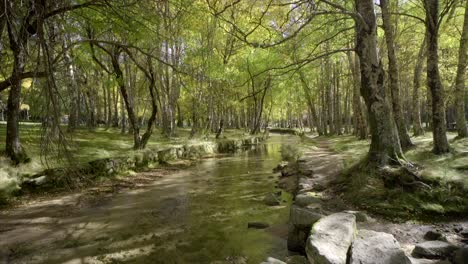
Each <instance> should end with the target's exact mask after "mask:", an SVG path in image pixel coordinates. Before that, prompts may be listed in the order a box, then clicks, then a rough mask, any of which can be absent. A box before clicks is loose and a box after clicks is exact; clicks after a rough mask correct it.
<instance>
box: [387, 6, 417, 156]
mask: <svg viewBox="0 0 468 264" xmlns="http://www.w3.org/2000/svg"><path fill="white" fill-rule="evenodd" d="M380 7H381V9H382V20H383V28H384V31H385V41H386V43H387V54H388V74H389V78H390V92H391V95H392V106H393V107H392V109H393V117H394V119H395V124H396V127H397V130H398V136H399V138H400V144H401V147H402V148H403V149H408V148H410V147H412V146H413V143H412V142H411V139H410V137H409V134H408V130H407V128H406V122H405V118H404V117H403V111H402V109H401V99H400V82H399V73H398V64H397V59H396V54H395V44H394V39H393V36H394V29H393V25H392V19H391V15H390V11H389V7H388V3H387V0H380Z"/></svg>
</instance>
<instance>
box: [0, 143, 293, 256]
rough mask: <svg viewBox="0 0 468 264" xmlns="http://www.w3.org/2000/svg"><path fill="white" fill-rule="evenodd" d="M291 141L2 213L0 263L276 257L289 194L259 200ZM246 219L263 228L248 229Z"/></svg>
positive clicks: (271, 185)
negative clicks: (135, 183)
mask: <svg viewBox="0 0 468 264" xmlns="http://www.w3.org/2000/svg"><path fill="white" fill-rule="evenodd" d="M296 140H297V139H296V138H294V137H292V136H273V137H272V138H271V139H269V140H268V142H267V143H266V144H264V145H261V146H258V147H257V148H256V149H253V150H249V151H246V152H241V153H238V154H235V155H232V156H226V157H222V158H211V159H205V160H203V161H201V162H199V163H198V164H197V165H195V166H194V167H191V168H189V169H187V170H183V171H179V172H176V173H174V174H170V175H166V176H164V177H163V178H161V179H160V180H157V181H156V182H155V183H154V184H153V185H151V186H149V187H147V188H141V189H136V190H131V191H126V192H123V193H120V194H118V195H116V196H113V197H112V198H110V199H106V200H102V201H99V202H98V203H96V204H94V205H93V206H85V207H83V208H73V206H70V205H69V204H67V203H60V202H57V203H56V204H53V205H52V206H50V205H49V206H43V207H38V208H32V209H31V208H29V210H28V208H25V209H24V210H23V211H22V210H21V209H20V210H17V211H13V212H10V213H8V214H2V215H0V221H1V222H3V223H6V226H7V227H8V230H7V231H1V232H0V241H1V242H0V247H2V248H4V249H5V250H6V251H7V252H6V253H5V252H3V255H4V256H2V257H3V258H2V257H0V261H1V260H2V259H3V260H5V261H7V263H9V262H11V263H15V262H18V263H22V262H27V263H103V262H104V263H218V262H217V261H219V263H226V260H228V261H229V262H230V263H241V262H240V261H242V260H247V262H248V263H260V262H261V261H262V260H264V259H266V257H268V256H273V257H278V258H284V256H286V255H287V251H286V236H287V227H286V223H287V218H288V214H289V204H290V196H289V195H288V194H285V193H283V194H282V197H283V199H284V202H283V203H282V204H281V205H280V206H274V207H269V206H266V205H264V204H263V202H262V199H263V197H264V196H265V195H266V194H268V193H272V192H275V191H278V190H277V189H275V181H277V177H276V176H275V174H273V173H272V169H273V168H274V167H275V166H276V165H277V164H278V163H279V162H280V160H281V154H280V149H281V144H297V141H296ZM273 176H275V177H273ZM248 222H265V223H268V224H270V225H271V226H270V227H269V228H267V229H263V230H257V229H248V228H247V223H248ZM5 254H8V255H5ZM0 256H1V255H0ZM236 261H237V262H236Z"/></svg>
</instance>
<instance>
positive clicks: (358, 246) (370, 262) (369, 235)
mask: <svg viewBox="0 0 468 264" xmlns="http://www.w3.org/2000/svg"><path fill="white" fill-rule="evenodd" d="M349 263H350V264H411V262H410V260H409V258H408V257H407V256H406V255H405V252H404V251H403V250H402V249H401V247H400V244H399V243H398V241H396V239H395V237H393V235H391V234H387V233H383V232H375V231H371V230H359V233H358V235H357V237H356V239H355V240H354V242H353V245H352V246H351V251H350V260H349Z"/></svg>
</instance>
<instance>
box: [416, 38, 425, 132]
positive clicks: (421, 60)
mask: <svg viewBox="0 0 468 264" xmlns="http://www.w3.org/2000/svg"><path fill="white" fill-rule="evenodd" d="M425 50H426V38H424V40H423V42H422V43H421V47H420V48H419V52H418V57H417V60H416V66H415V67H414V75H413V135H414V136H421V135H423V134H424V129H423V127H422V122H421V92H420V88H421V74H422V70H423V63H424V57H425V56H426V52H425Z"/></svg>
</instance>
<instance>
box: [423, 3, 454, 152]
mask: <svg viewBox="0 0 468 264" xmlns="http://www.w3.org/2000/svg"><path fill="white" fill-rule="evenodd" d="M424 7H425V9H426V37H427V86H428V87H429V89H430V91H431V98H432V134H433V138H434V149H433V152H434V153H435V154H444V153H448V152H449V151H450V147H449V144H448V141H447V135H446V129H447V125H446V121H445V104H444V87H443V86H442V82H441V80H440V73H439V53H438V49H439V36H438V34H439V27H440V24H439V1H434V0H424Z"/></svg>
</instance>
